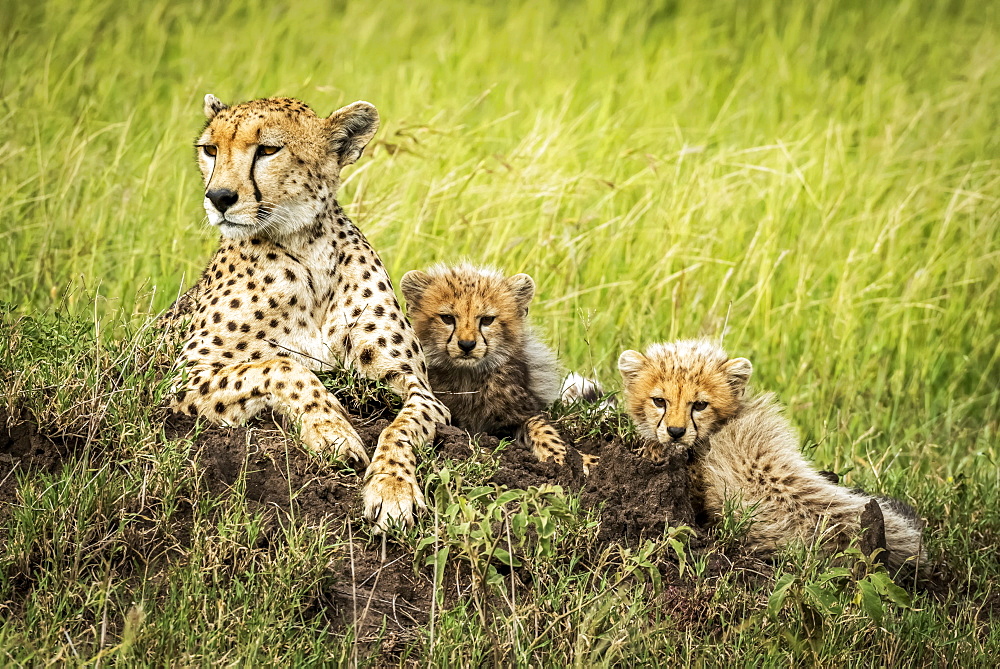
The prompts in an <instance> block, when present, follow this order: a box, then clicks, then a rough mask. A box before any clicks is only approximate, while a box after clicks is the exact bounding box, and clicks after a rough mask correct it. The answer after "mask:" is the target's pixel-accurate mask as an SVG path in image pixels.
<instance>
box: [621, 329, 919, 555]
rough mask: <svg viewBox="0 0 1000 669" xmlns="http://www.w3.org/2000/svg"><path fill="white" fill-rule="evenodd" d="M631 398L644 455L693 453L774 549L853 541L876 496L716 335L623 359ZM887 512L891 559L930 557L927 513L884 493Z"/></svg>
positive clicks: (752, 534)
mask: <svg viewBox="0 0 1000 669" xmlns="http://www.w3.org/2000/svg"><path fill="white" fill-rule="evenodd" d="M618 369H619V371H620V372H621V375H622V379H623V381H624V387H625V388H624V389H625V393H624V394H625V404H626V407H627V410H628V413H629V415H630V416H631V417H632V420H633V421H634V422H635V424H636V427H637V428H638V430H639V432H640V433H641V434H642V435H643V436H644V437H646V438H647V439H648V440H649V443H648V445H647V447H646V450H645V453H644V455H645V456H646V457H648V458H654V459H655V458H660V457H663V456H665V455H667V454H668V453H669V452H671V451H674V452H676V451H680V452H684V453H687V454H688V457H689V462H690V463H691V464H690V472H691V481H692V486H693V489H694V490H695V495H696V496H697V497H698V498H700V501H701V502H702V503H703V504H704V508H705V510H706V511H707V512H708V513H709V514H711V515H712V516H713V517H716V518H717V517H718V516H719V515H720V514H721V513H722V510H723V505H724V503H725V501H726V500H727V499H730V500H733V501H735V502H737V503H738V504H740V505H741V506H742V508H743V509H744V510H746V511H748V512H750V513H752V514H753V518H754V522H753V523H752V524H751V527H750V530H749V539H750V541H751V544H752V545H753V546H754V547H755V548H757V549H758V550H761V551H763V552H769V551H773V550H775V549H777V548H778V547H780V546H782V545H784V544H786V543H788V542H789V541H791V540H796V539H799V540H806V541H808V540H810V539H813V538H814V537H816V536H817V535H818V534H819V533H823V532H825V534H824V535H823V536H824V539H825V540H826V541H828V542H830V543H832V544H833V545H834V546H836V547H838V548H843V547H846V545H847V544H848V542H849V541H850V539H851V538H852V537H856V536H858V534H859V531H860V515H861V513H862V511H863V510H864V509H865V506H866V505H867V504H868V503H869V502H870V501H871V499H872V498H871V497H869V496H868V495H865V494H862V493H860V492H855V491H851V490H848V489H846V488H843V487H841V486H839V485H836V484H835V483H833V482H831V481H830V480H829V479H828V478H826V477H824V476H823V475H822V474H820V473H819V472H817V471H816V470H815V469H814V468H813V467H812V466H811V465H810V464H809V463H808V462H807V461H806V460H805V458H804V457H803V456H802V453H801V450H800V446H799V439H798V437H797V435H796V433H795V429H794V428H793V427H792V426H791V424H790V423H789V421H788V419H787V418H785V417H784V416H783V415H782V410H781V406H780V405H779V404H778V403H777V401H776V400H775V398H774V395H773V394H770V393H767V394H762V395H754V394H751V393H748V392H747V382H748V381H749V379H750V373H751V371H752V370H753V367H752V365H751V364H750V361H749V360H747V359H746V358H732V359H730V358H729V357H728V356H727V355H726V353H725V351H723V350H722V349H721V348H720V347H719V346H717V345H715V344H714V343H712V342H709V341H707V340H688V341H678V342H675V343H671V344H654V345H652V346H650V347H649V349H648V350H647V351H646V353H645V355H644V354H642V353H639V352H638V351H625V352H624V353H622V354H621V357H620V358H619V360H618ZM877 499H878V501H879V502H880V504H881V507H882V511H883V516H884V520H885V540H886V547H887V553H888V555H887V556H886V557H887V561H888V563H889V565H890V566H891V567H893V568H898V567H899V566H900V565H902V564H903V563H904V562H907V561H911V562H912V561H916V562H918V563H923V562H925V559H926V556H925V553H924V550H923V548H922V542H921V530H922V522H921V521H920V519H919V518H918V517H917V516H916V514H915V512H914V511H913V510H912V509H910V508H909V507H908V506H907V505H905V504H903V503H902V502H898V501H897V500H893V499H891V498H877Z"/></svg>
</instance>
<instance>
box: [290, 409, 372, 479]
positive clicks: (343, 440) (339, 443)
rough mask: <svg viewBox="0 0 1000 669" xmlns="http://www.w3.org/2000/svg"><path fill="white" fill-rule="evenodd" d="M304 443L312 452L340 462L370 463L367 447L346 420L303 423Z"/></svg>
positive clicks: (328, 419) (320, 419) (331, 419)
mask: <svg viewBox="0 0 1000 669" xmlns="http://www.w3.org/2000/svg"><path fill="white" fill-rule="evenodd" d="M302 442H303V443H304V444H305V445H306V447H307V448H309V449H310V450H313V451H316V452H317V453H321V454H323V455H330V456H333V458H334V459H336V460H340V461H346V460H355V461H357V462H359V463H361V464H362V465H364V466H366V467H367V466H368V463H369V462H370V460H369V458H368V452H367V451H365V445H364V444H363V443H362V442H361V438H360V437H358V433H357V432H355V431H354V427H353V426H352V425H351V424H350V423H349V422H347V420H346V419H343V418H340V419H333V418H329V417H326V418H317V419H313V420H309V421H306V420H303V421H302Z"/></svg>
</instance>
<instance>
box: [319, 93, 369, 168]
mask: <svg viewBox="0 0 1000 669" xmlns="http://www.w3.org/2000/svg"><path fill="white" fill-rule="evenodd" d="M326 123H327V125H329V130H330V148H331V150H332V151H333V152H334V153H335V154H337V162H338V163H340V166H341V167H343V166H344V165H350V164H351V163H353V162H356V161H357V159H358V158H360V157H361V152H362V151H364V150H365V147H366V146H367V145H368V142H369V141H371V138H372V137H374V136H375V131H376V130H378V110H377V109H375V106H374V105H372V104H371V103H368V102H365V101H363V100H358V101H357V102H352V103H351V104H349V105H347V106H346V107H341V108H340V109H338V110H337V111H335V112H333V113H332V114H330V117H329V118H327V119H326Z"/></svg>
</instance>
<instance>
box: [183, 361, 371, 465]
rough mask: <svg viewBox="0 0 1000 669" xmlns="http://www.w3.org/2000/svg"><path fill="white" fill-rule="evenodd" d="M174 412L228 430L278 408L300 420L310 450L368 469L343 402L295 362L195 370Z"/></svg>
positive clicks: (247, 364)
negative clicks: (201, 419) (206, 419)
mask: <svg viewBox="0 0 1000 669" xmlns="http://www.w3.org/2000/svg"><path fill="white" fill-rule="evenodd" d="M172 408H173V409H174V410H175V411H180V412H184V413H189V414H192V415H193V414H201V415H202V416H205V417H206V418H208V419H209V420H211V421H213V422H216V423H222V424H228V425H240V424H242V423H244V422H246V421H247V420H248V419H249V418H251V417H253V416H254V415H256V414H257V413H259V412H260V411H261V410H263V409H265V408H273V409H276V410H278V411H280V412H281V413H283V414H285V415H286V416H289V417H291V418H295V419H300V420H301V423H302V441H303V443H304V444H305V445H306V447H307V448H309V449H310V450H313V451H316V452H318V453H323V454H330V455H332V456H333V457H334V458H337V459H354V460H358V461H360V462H361V463H362V464H368V454H367V453H366V452H365V447H364V444H363V443H362V442H361V439H360V438H359V437H358V433H357V432H356V431H355V430H354V426H352V425H351V422H350V420H348V418H347V414H346V413H345V412H344V408H343V407H342V406H341V405H340V402H339V401H338V400H337V398H336V397H335V396H334V395H333V394H332V393H331V392H330V391H328V390H327V389H326V388H324V387H323V384H322V383H320V381H319V379H318V378H316V375H315V374H313V373H312V372H311V371H310V370H309V369H308V368H306V367H305V366H304V365H302V364H300V363H298V362H296V361H294V360H285V359H282V360H262V361H259V362H249V363H243V364H237V365H228V366H226V367H222V368H220V369H217V370H216V369H211V368H204V367H201V368H195V369H193V370H191V375H190V377H189V380H188V384H187V389H186V390H184V391H183V392H181V393H180V395H179V396H178V398H177V399H176V400H175V401H174V402H173V407H172Z"/></svg>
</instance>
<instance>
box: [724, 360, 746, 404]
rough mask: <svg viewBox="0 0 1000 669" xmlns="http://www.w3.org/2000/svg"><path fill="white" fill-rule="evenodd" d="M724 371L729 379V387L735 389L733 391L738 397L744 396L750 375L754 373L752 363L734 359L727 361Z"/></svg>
mask: <svg viewBox="0 0 1000 669" xmlns="http://www.w3.org/2000/svg"><path fill="white" fill-rule="evenodd" d="M722 370H723V371H724V372H725V374H726V377H727V378H728V379H729V385H731V386H732V387H733V390H735V391H736V393H737V394H738V395H742V394H743V392H744V391H745V390H746V389H747V383H748V382H749V381H750V374H752V373H753V365H751V364H750V361H749V360H747V359H746V358H733V359H732V360H727V361H726V362H725V364H724V365H722Z"/></svg>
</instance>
